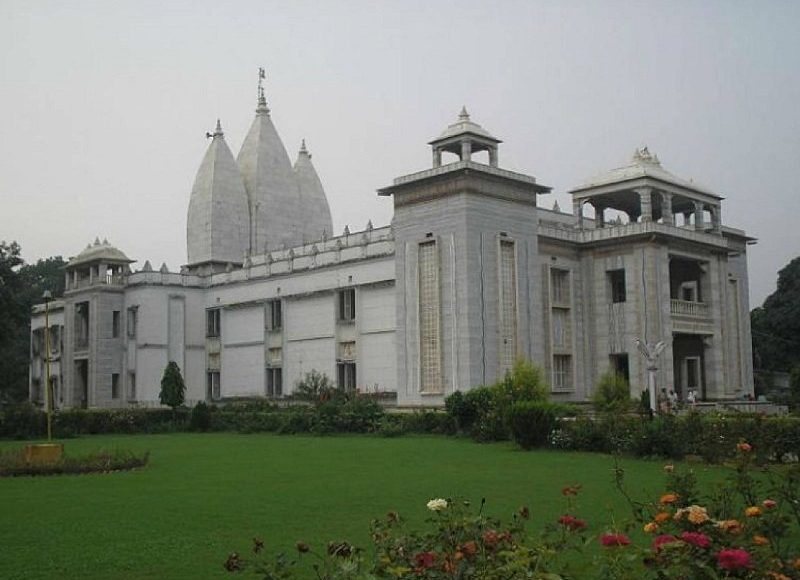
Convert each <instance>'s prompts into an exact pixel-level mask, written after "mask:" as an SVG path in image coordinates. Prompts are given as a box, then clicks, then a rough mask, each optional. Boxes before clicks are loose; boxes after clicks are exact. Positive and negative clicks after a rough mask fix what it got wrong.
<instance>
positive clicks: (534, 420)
mask: <svg viewBox="0 0 800 580" xmlns="http://www.w3.org/2000/svg"><path fill="white" fill-rule="evenodd" d="M560 413H561V405H556V404H554V403H546V402H543V401H519V402H518V403H514V404H513V405H511V410H510V411H509V423H510V424H511V435H512V437H513V438H514V441H515V442H516V443H517V444H518V445H519V446H520V447H522V448H523V449H531V448H533V447H544V446H546V445H547V441H548V438H549V437H550V434H551V433H552V432H553V430H554V429H555V428H556V425H557V424H558V416H559V414H560Z"/></svg>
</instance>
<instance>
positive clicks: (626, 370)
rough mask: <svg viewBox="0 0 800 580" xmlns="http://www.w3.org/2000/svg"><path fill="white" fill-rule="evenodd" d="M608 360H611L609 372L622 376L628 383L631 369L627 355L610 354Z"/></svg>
mask: <svg viewBox="0 0 800 580" xmlns="http://www.w3.org/2000/svg"><path fill="white" fill-rule="evenodd" d="M609 358H610V360H611V370H613V371H614V372H615V373H617V374H618V375H622V376H623V377H625V380H626V381H628V382H629V383H630V380H631V370H630V369H631V367H630V363H629V362H628V355H627V354H612V355H611V356H610V357H609Z"/></svg>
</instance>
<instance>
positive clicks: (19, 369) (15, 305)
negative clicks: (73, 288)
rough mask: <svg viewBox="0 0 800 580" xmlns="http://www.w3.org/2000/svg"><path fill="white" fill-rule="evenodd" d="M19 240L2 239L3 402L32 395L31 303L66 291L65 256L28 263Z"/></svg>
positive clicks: (0, 338) (0, 381) (0, 333)
mask: <svg viewBox="0 0 800 580" xmlns="http://www.w3.org/2000/svg"><path fill="white" fill-rule="evenodd" d="M20 253H21V250H20V246H19V244H17V243H16V242H11V243H6V242H0V353H2V356H0V403H2V402H15V401H17V402H18V401H24V400H25V399H26V398H27V397H28V365H29V364H30V321H31V307H32V306H33V305H34V304H39V303H40V302H41V301H42V294H43V293H44V291H45V290H49V291H50V293H51V294H52V296H53V298H58V297H60V296H62V295H63V294H64V270H63V268H64V266H65V265H66V262H65V261H64V260H63V259H62V258H61V256H56V257H54V258H47V259H45V260H39V261H37V262H36V264H25V261H24V260H23V259H22V257H21V255H20Z"/></svg>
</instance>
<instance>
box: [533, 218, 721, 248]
mask: <svg viewBox="0 0 800 580" xmlns="http://www.w3.org/2000/svg"><path fill="white" fill-rule="evenodd" d="M585 221H587V222H590V221H591V220H588V219H585ZM538 233H539V235H540V236H544V237H547V238H554V239H559V240H568V241H570V242H575V243H580V244H593V243H601V242H608V241H619V240H622V239H624V238H629V237H634V236H638V237H642V236H649V235H653V234H659V235H664V236H670V237H673V238H679V239H682V240H686V241H689V242H695V243H699V244H705V245H709V246H714V247H717V248H726V249H727V248H728V240H727V239H726V238H724V237H723V236H721V235H719V234H716V233H710V232H706V231H699V230H695V229H692V228H686V227H680V226H676V225H672V224H661V223H658V222H632V223H626V224H607V225H606V226H605V227H602V228H593V227H585V229H582V230H581V229H577V228H575V227H574V226H572V225H569V224H566V223H564V224H558V225H556V224H555V223H553V222H549V223H548V222H543V221H540V222H539V228H538Z"/></svg>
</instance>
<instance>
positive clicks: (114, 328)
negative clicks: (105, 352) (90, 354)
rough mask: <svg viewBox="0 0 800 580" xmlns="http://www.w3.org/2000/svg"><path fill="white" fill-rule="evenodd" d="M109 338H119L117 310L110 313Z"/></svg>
mask: <svg viewBox="0 0 800 580" xmlns="http://www.w3.org/2000/svg"><path fill="white" fill-rule="evenodd" d="M111 338H119V310H114V311H113V312H112V313H111Z"/></svg>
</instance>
